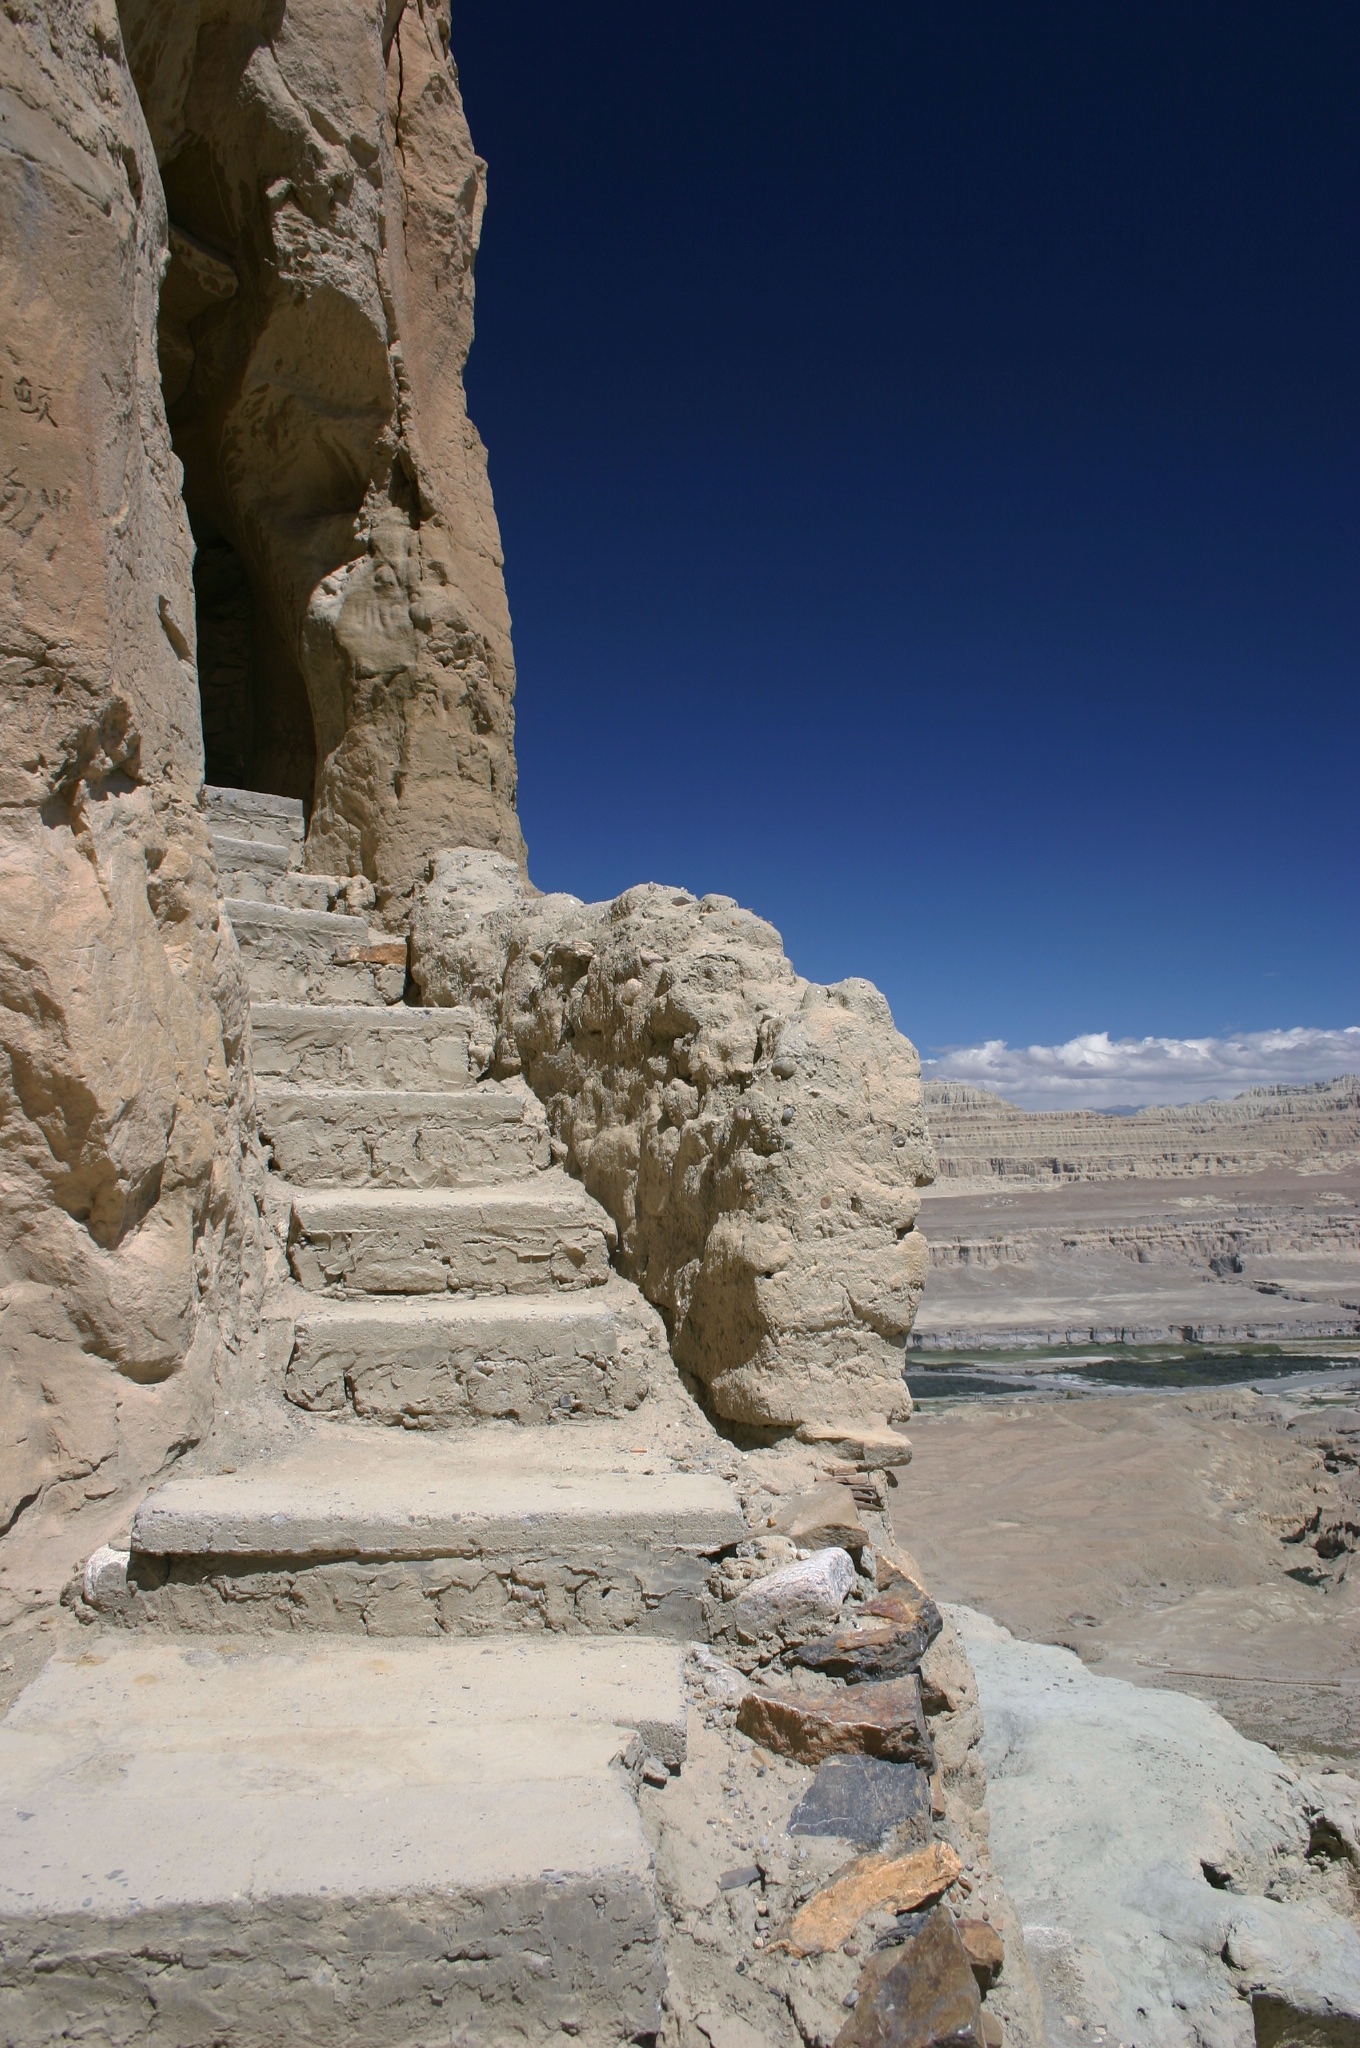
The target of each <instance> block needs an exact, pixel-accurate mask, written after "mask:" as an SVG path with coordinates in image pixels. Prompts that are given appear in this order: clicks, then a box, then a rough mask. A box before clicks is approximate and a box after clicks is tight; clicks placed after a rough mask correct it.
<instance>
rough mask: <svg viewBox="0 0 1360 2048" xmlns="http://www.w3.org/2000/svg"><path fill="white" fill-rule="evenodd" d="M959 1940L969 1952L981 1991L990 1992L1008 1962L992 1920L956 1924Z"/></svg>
mask: <svg viewBox="0 0 1360 2048" xmlns="http://www.w3.org/2000/svg"><path fill="white" fill-rule="evenodd" d="M955 1924H956V1926H957V1927H958V1930H959V1938H960V1940H961V1941H962V1942H963V1945H964V1947H965V1948H966V1949H967V1951H968V1960H969V1962H970V1963H971V1964H972V1966H973V1975H974V1976H975V1977H976V1978H977V1980H978V1989H979V1990H980V1991H990V1990H991V1988H992V1986H993V1984H995V1982H996V1980H997V1978H998V1977H999V1976H1000V1975H1001V1971H1002V1967H1003V1965H1004V1963H1005V1960H1006V1951H1005V1948H1004V1946H1003V1945H1002V1940H1001V1936H1000V1935H999V1934H998V1933H997V1931H996V1929H995V1928H994V1927H993V1925H992V1923H991V1921H990V1920H959V1921H957V1922H956V1923H955Z"/></svg>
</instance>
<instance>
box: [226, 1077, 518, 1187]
mask: <svg viewBox="0 0 1360 2048" xmlns="http://www.w3.org/2000/svg"><path fill="white" fill-rule="evenodd" d="M257 1101H258V1106H259V1114H260V1130H261V1132H262V1134H263V1136H264V1137H265V1138H266V1139H268V1141H269V1144H270V1145H271V1147H272V1148H273V1153H274V1164H275V1166H276V1167H277V1168H278V1171H279V1172H280V1173H281V1174H282V1175H283V1176H284V1178H285V1179H286V1180H289V1181H292V1182H294V1183H295V1184H297V1185H299V1186H304V1187H362V1186H364V1185H365V1184H367V1185H371V1186H373V1187H381V1188H440V1187H480V1186H483V1185H485V1184H486V1183H488V1182H496V1181H510V1180H519V1179H523V1178H525V1177H526V1176H529V1175H532V1174H536V1173H539V1172H541V1171H543V1170H544V1169H545V1168H546V1167H547V1165H548V1162H549V1151H548V1124H547V1119H546V1117H545V1116H544V1114H543V1108H542V1105H541V1104H540V1103H539V1102H538V1100H537V1099H536V1098H535V1097H534V1096H532V1095H530V1094H529V1092H528V1090H527V1089H522V1088H507V1087H504V1086H502V1085H501V1084H500V1083H498V1082H495V1081H484V1082H481V1083H479V1084H478V1086H477V1087H475V1088H464V1089H449V1090H447V1091H443V1092H440V1093H437V1094H436V1093H433V1092H429V1093H426V1092H424V1091H417V1090H414V1089H396V1088H393V1089H381V1088H379V1089H348V1088H285V1087H280V1086H278V1085H277V1084H273V1085H264V1086H261V1087H260V1088H259V1089H258V1091H257Z"/></svg>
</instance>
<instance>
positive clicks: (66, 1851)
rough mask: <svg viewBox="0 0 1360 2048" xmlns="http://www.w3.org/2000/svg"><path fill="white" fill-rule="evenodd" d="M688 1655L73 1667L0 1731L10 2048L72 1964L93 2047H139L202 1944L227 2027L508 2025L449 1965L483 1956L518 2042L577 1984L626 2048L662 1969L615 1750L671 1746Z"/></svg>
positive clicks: (344, 1653) (173, 1647) (282, 1659)
mask: <svg viewBox="0 0 1360 2048" xmlns="http://www.w3.org/2000/svg"><path fill="white" fill-rule="evenodd" d="M682 1655H683V1652H682V1651H681V1650H680V1648H679V1646H678V1645H675V1644H671V1643H667V1642H665V1641H663V1640H659V1639H655V1638H647V1639H642V1638H631V1637H630V1638H624V1637H617V1636H616V1637H612V1638H591V1637H584V1636H574V1637H560V1636H554V1637H546V1638H545V1637H536V1638H525V1637H520V1638H518V1639H516V1640H514V1641H506V1640H496V1641H487V1640H485V1639H482V1640H478V1641H432V1642H428V1641H422V1642H419V1643H402V1642H388V1641H384V1642H382V1643H380V1644H374V1643H371V1642H367V1641H364V1640H362V1639H360V1640H335V1639H333V1638H332V1639H328V1638H325V1637H317V1636H312V1637H310V1638H288V1639H286V1641H284V1640H276V1641H275V1642H273V1643H271V1644H270V1645H269V1646H268V1647H254V1646H252V1647H250V1648H243V1647H242V1646H241V1645H240V1644H233V1645H232V1646H230V1647H228V1648H222V1647H214V1646H212V1645H210V1644H207V1643H204V1642H194V1641H185V1640H184V1639H183V1638H180V1639H170V1640H165V1639H155V1638H148V1637H135V1636H133V1637H126V1638H123V1639H119V1638H117V1637H109V1636H104V1637H102V1638H99V1639H97V1640H96V1641H95V1642H94V1643H93V1644H90V1645H84V1644H83V1645H82V1646H81V1651H80V1653H79V1654H78V1653H77V1652H75V1651H68V1652H58V1654H57V1655H56V1656H54V1657H53V1658H52V1659H51V1660H50V1661H49V1663H48V1664H47V1666H46V1668H45V1669H44V1670H43V1672H42V1673H41V1674H40V1676H39V1677H38V1678H37V1679H36V1680H35V1681H34V1682H33V1683H32V1684H31V1685H30V1686H29V1687H28V1689H27V1690H26V1691H25V1692H24V1693H23V1694H22V1695H21V1696H20V1698H19V1699H18V1701H16V1703H15V1705H14V1707H13V1708H12V1709H11V1711H10V1713H9V1715H8V1716H7V1718H6V1720H5V1721H4V1723H3V1725H0V1931H2V1932H3V1938H4V1944H5V1954H6V1963H7V1971H6V1983H7V1985H8V1987H9V1988H8V1990H7V1993H6V1998H7V2001H8V2002H7V2005H6V2012H7V2013H8V2014H9V2016H10V2022H11V2027H12V2028H13V2030H14V2038H15V2039H18V2038H21V2037H22V2038H23V2039H26V2040H37V2039H40V2038H41V2039H43V2040H47V2039H49V2038H51V2039H54V2040H55V2039H57V2038H59V2037H61V2038H64V2036H65V2033H66V2025H65V2024H64V2022H67V2021H70V2020H71V2018H72V2013H73V2010H74V2008H73V2007H72V2005H71V2000H72V1998H73V1997H74V1998H75V1999H76V2000H77V2007H78V2009H79V2010H80V2011H82V2012H83V2011H84V2010H85V2005H84V2003H83V2002H82V2001H81V1999H80V1993H79V1991H78V1989H77V1988H76V1987H77V1986H78V1985H79V1984H80V1983H81V1982H83V1981H84V1978H85V1976H86V1975H89V1976H90V1978H91V1988H92V1989H95V1988H97V1990H98V1996H99V2006H98V2011H99V2013H100V2016H101V2023H100V2026H99V2029H98V2031H99V2032H100V2034H101V2037H103V2035H104V2033H105V2028H106V2026H108V2025H109V2023H110V2022H115V2023H114V2024H113V2025H112V2027H111V2032H112V2033H113V2034H116V2035H117V2038H119V2039H120V2040H121V2039H131V2038H134V2037H135V2038H137V2039H141V2038H143V2035H142V2031H141V2023H142V2020H143V2013H144V2008H148V2007H151V2006H153V2005H154V2007H155V2008H156V2009H157V2010H159V2009H160V2008H161V2006H162V2004H163V1997H162V1993H163V1990H164V1986H165V1984H166V1982H169V1983H170V1984H171V1985H172V1987H173V1983H174V1981H175V1970H174V1968H173V1967H171V1968H167V1965H174V1964H175V1963H176V1962H177V1960H178V1959H179V1957H180V1953H181V1951H185V1950H187V1949H190V1948H191V1949H193V1950H194V1951H195V1952H196V1953H195V1955H194V1958H193V1967H194V1980H195V1982H197V1980H198V1978H199V1977H200V1976H202V1975H203V1974H204V1973H203V1970H202V1956H203V1955H205V1954H206V1955H208V1956H210V1957H211V1966H210V1967H211V1984H212V1996H213V2000H214V2007H215V2009H220V2010H222V2011H226V2012H228V2013H230V2014H231V2015H232V2038H233V2039H236V2038H237V2034H238V2031H239V2034H240V2037H241V2038H242V2039H246V2038H249V2039H250V2040H251V2041H255V2040H281V2039H289V2038H301V2037H303V2036H305V2038H307V2039H308V2040H311V2041H314V2042H316V2043H318V2044H325V2048H332V2044H334V2048H339V2044H341V2043H343V2042H345V2041H346V2040H350V2039H353V2038H355V2037H356V2034H357V2033H359V2032H361V2033H362V2034H363V2038H364V2039H365V2040H372V2041H382V2042H392V2043H396V2042H398V2041H408V2040H413V2039H420V2040H426V2039H430V2038H432V2036H433V2035H434V2034H435V2033H439V2034H440V2038H447V2030H448V2028H449V2026H450V2024H451V2023H452V2020H453V2018H455V2017H456V2018H457V2020H458V2023H459V2025H460V2026H461V2025H462V2024H464V2023H473V2024H475V2025H476V2027H477V2038H479V2039H481V2038H484V2035H483V2033H482V2031H481V2030H482V2028H484V2027H485V2026H487V2025H488V2024H489V2025H490V2026H491V2028H492V2037H493V2038H494V2037H495V2029H496V2026H497V2013H498V2012H499V2010H500V2005H499V2003H493V2004H492V2006H490V2007H486V2006H484V2005H483V1993H482V1991H480V1990H479V1987H478V1986H477V1985H476V1984H472V1985H469V1984H467V1983H466V1981H465V1979H466V1970H465V1968H464V1966H463V1965H461V1964H460V1962H459V1960H458V1958H459V1951H460V1947H461V1948H470V1949H471V1950H472V1951H473V1952H474V1953H475V1952H476V1950H477V1947H478V1944H479V1943H480V1944H481V1946H482V1952H483V1953H486V1952H487V1944H488V1940H489V1943H490V1953H492V1954H495V1955H496V1956H498V1958H499V1959H500V1960H499V1961H498V1966H497V1972H498V1975H497V1984H496V1985H492V1986H489V1987H484V1989H485V1991H486V1993H487V1994H488V1995H491V1996H492V1997H493V1999H495V2000H502V1999H503V2000H504V2003H505V2016H506V2024H507V2026H509V2025H510V2022H512V2021H513V2031H514V2032H515V2034H516V2038H518V2036H519V2030H520V2025H521V2022H522V2021H523V2020H524V2019H525V2017H526V2015H527V2016H529V2017H530V2018H531V2019H532V2021H533V2022H534V2023H535V2025H534V2030H533V2031H534V2038H538V2037H539V2032H540V2031H541V2033H542V2035H543V2037H544V2038H547V2037H549V2036H551V2037H553V2038H558V2019H559V2015H560V2016H561V2017H563V2018H567V2019H568V2021H570V2016H571V2014H572V2013H573V2012H577V2013H579V2011H580V2009H581V2008H580V2000H581V1997H582V1993H583V1992H584V1995H585V1997H586V1999H587V2000H588V2001H589V2002H590V2004H591V2006H592V2009H594V2006H595V2001H596V2000H597V1999H598V2000H600V2001H601V2002H602V2003H603V2006H604V2009H605V2013H606V2015H607V2018H608V2022H609V2038H611V2039H614V2038H617V2039H619V2040H625V2039H631V2038H635V2036H636V2033H637V2030H638V2029H639V2028H644V2029H645V2028H647V2027H648V2026H649V2025H650V2026H654V2025H655V2024H656V2021H657V2017H658V2013H657V2007H656V1994H657V1992H658V1991H659V1988H660V1984H661V1981H662V1969H661V1962H660V1952H659V1945H658V1943H657V1928H656V1909H655V1895H654V1891H653V1886H652V1880H651V1873H650V1861H651V1859H650V1853H649V1850H648V1846H647V1843H646V1840H645V1838H644V1834H643V1830H642V1825H641V1820H640V1816H639V1814H638V1811H637V1807H636V1804H635V1802H634V1800H633V1798H632V1796H631V1793H630V1791H629V1787H628V1783H627V1780H626V1778H625V1777H624V1775H623V1774H622V1773H621V1772H620V1771H618V1770H617V1769H616V1768H613V1767H612V1759H613V1758H614V1757H616V1756H617V1755H618V1753H619V1751H620V1750H621V1749H622V1748H623V1747H624V1746H625V1744H626V1742H627V1741H628V1739H629V1735H630V1731H632V1730H634V1729H636V1730H637V1731H638V1732H639V1733H641V1734H642V1735H643V1738H644V1740H650V1739H652V1737H653V1733H654V1731H659V1739H660V1740H661V1742H662V1744H663V1747H664V1746H665V1744H666V1742H667V1739H668V1737H669V1739H670V1740H671V1741H679V1742H680V1743H681V1744H683V1725H684V1691H683V1682H682V1665H681V1659H682ZM681 1754H683V1749H682V1750H681ZM677 1761H678V1759H677ZM604 1896H607V1897H608V1898H609V1900H610V1902H611V1904H610V1908H609V1911H608V1912H607V1913H602V1912H601V1910H600V1906H599V1903H598V1901H599V1900H600V1899H601V1898H602V1897H604ZM356 1906H357V1907H360V1908H362V1912H363V1914H364V1915H365V1916H366V1917H365V1918H363V1919H359V1918H356V1911H355V1909H356ZM186 1915H188V1916H190V1917H188V1918H186V1917H185V1916H186ZM54 1935H56V1936H57V1939H58V1952H59V1954H60V1955H61V1957H62V1959H63V1964H64V1967H63V1968H62V1969H61V1970H59V1971H58V1972H57V1974H56V1975H55V1977H54V1976H52V1975H50V1974H49V1961H48V1959H49V1958H50V1955H51V1952H52V1947H53V1937H54ZM298 1955H304V1956H306V1957H307V1959H308V1961H307V1966H306V1968H305V1969H302V1970H299V1969H298V1968H297V1967H296V1963H295V1961H294V1958H295V1957H296V1956H298ZM549 1958H551V1961H549V1960H548V1959H549ZM184 1960H185V1962H186V1963H188V1962H189V1961H190V1958H189V1956H188V1955H187V1953H186V1955H185V1958H184ZM158 1986H159V1987H160V1988H159V1989H158V1988H157V1987H158ZM498 1987H499V1988H498ZM573 2001H574V2002H573ZM573 2030H574V2028H573ZM195 2038H197V2035H195ZM214 2038H217V2037H216V2035H214Z"/></svg>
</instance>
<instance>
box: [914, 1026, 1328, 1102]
mask: <svg viewBox="0 0 1360 2048" xmlns="http://www.w3.org/2000/svg"><path fill="white" fill-rule="evenodd" d="M922 1064H923V1068H924V1072H925V1076H926V1079H927V1080H931V1081H966V1082H968V1083H969V1085H970V1086H971V1087H974V1088H988V1089H990V1090H991V1091H992V1093H993V1094H995V1095H1004V1096H1005V1097H1006V1099H1007V1101H1008V1102H1018V1103H1019V1104H1020V1105H1021V1106H1022V1108H1025V1109H1109V1108H1113V1107H1115V1106H1119V1107H1121V1108H1122V1107H1123V1106H1124V1105H1126V1104H1137V1105H1139V1106H1140V1107H1141V1106H1142V1105H1144V1104H1146V1103H1154V1102H1203V1101H1204V1100H1205V1099H1206V1098H1207V1097H1209V1096H1219V1097H1225V1096H1229V1095H1240V1094H1241V1092H1242V1090H1243V1089H1244V1088H1258V1087H1262V1086H1270V1085H1272V1084H1274V1083H1278V1082H1298V1081H1330V1080H1331V1079H1332V1078H1333V1076H1334V1075H1337V1074H1347V1073H1349V1074H1354V1073H1360V1025H1356V1024H1352V1025H1351V1026H1350V1027H1349V1028H1348V1029H1347V1030H1345V1031H1311V1030H1308V1029H1306V1028H1305V1027H1303V1026H1301V1025H1300V1026H1296V1027H1295V1028H1294V1029H1293V1030H1292V1031H1247V1032H1243V1033H1241V1035H1240V1036H1238V1037H1234V1038H1111V1037H1110V1034H1109V1032H1108V1031H1089V1032H1086V1033H1084V1034H1083V1036H1082V1037H1080V1038H1069V1039H1068V1041H1067V1043H1066V1045H1027V1046H1011V1045H1007V1044H1006V1041H1005V1040H1004V1039H1003V1038H989V1039H988V1040H987V1043H986V1044H985V1045H969V1046H963V1047H961V1048H959V1049H958V1050H956V1051H954V1052H947V1053H941V1054H940V1056H939V1057H938V1058H937V1059H933V1060H925V1061H923V1063H922Z"/></svg>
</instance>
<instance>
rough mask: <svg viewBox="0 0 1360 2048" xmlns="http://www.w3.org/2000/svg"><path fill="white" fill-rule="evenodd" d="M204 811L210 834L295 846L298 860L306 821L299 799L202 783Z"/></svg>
mask: <svg viewBox="0 0 1360 2048" xmlns="http://www.w3.org/2000/svg"><path fill="white" fill-rule="evenodd" d="M203 810H204V815H205V816H206V818H207V820H208V830H209V831H210V832H212V833H213V834H217V833H219V832H221V833H223V834H225V835H229V836H230V837H231V838H232V839H250V840H256V841H259V842H262V843H264V844H274V845H277V846H290V847H295V848H296V849H297V852H298V856H299V858H300V857H301V852H302V843H303V840H304V839H305V838H306V836H307V820H306V814H305V812H304V810H303V806H302V802H301V799H300V798H298V797H292V796H266V795H265V794H264V793H263V791H261V790H256V789H221V788H219V787H217V786H216V785H215V784H213V783H205V784H204V786H203Z"/></svg>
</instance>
